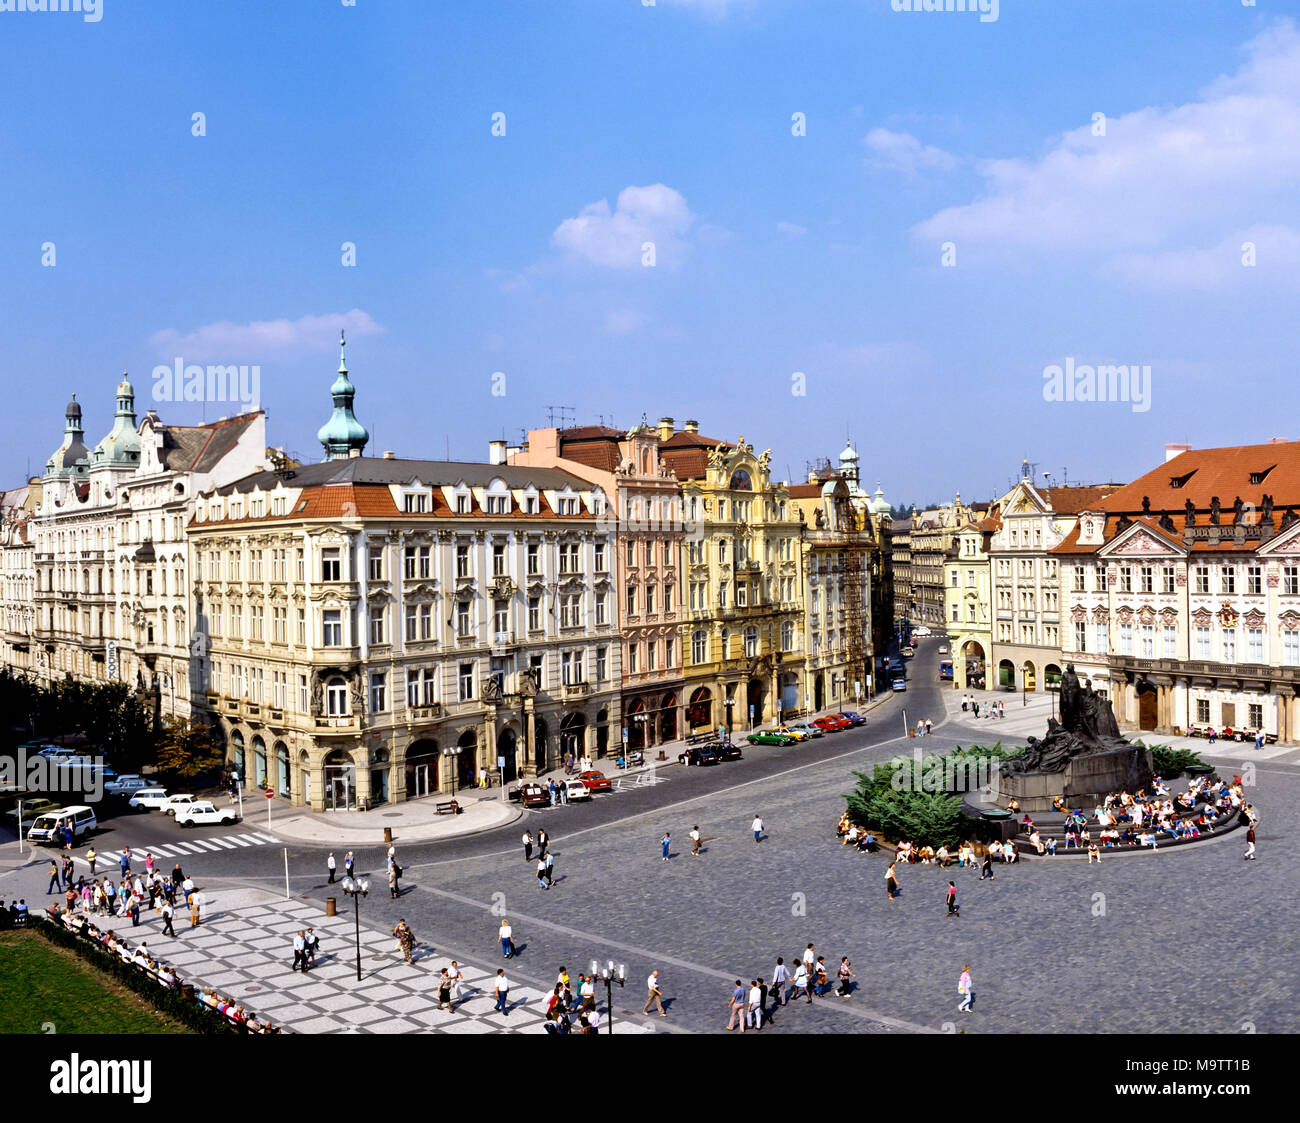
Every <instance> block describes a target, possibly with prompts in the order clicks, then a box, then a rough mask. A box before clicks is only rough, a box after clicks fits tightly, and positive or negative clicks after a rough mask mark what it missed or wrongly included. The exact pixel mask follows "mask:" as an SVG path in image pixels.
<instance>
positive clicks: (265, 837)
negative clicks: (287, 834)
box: [253, 831, 280, 846]
mask: <svg viewBox="0 0 1300 1123" xmlns="http://www.w3.org/2000/svg"><path fill="white" fill-rule="evenodd" d="M253 837H254V838H260V839H261V840H262V841H263V842H274V843H275V844H276V845H277V846H278V845H279V843H280V840H279V839H278V838H276V837H275V836H274V835H270V834H265V833H263V832H259V831H254V832H253Z"/></svg>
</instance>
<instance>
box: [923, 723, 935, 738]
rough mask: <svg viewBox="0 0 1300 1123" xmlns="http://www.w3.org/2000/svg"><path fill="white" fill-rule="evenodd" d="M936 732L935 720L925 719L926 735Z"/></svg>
mask: <svg viewBox="0 0 1300 1123" xmlns="http://www.w3.org/2000/svg"><path fill="white" fill-rule="evenodd" d="M933 732H934V722H932V721H931V720H930V719H929V718H926V719H925V735H926V736H927V737H929V736H930V735H931V734H932V733H933Z"/></svg>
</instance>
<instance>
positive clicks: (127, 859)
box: [117, 846, 131, 877]
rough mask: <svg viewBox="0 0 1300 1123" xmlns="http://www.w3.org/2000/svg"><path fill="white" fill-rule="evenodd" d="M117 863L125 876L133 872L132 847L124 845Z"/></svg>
mask: <svg viewBox="0 0 1300 1123" xmlns="http://www.w3.org/2000/svg"><path fill="white" fill-rule="evenodd" d="M117 864H118V867H119V868H120V869H121V871H122V876H123V877H125V876H126V875H127V874H129V873H130V872H131V848H130V847H129V846H123V847H122V854H121V856H120V857H119V858H118V861H117Z"/></svg>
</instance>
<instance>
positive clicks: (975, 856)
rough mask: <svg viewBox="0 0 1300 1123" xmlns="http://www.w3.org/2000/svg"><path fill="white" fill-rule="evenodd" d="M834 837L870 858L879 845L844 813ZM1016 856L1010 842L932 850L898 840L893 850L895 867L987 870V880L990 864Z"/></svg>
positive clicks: (872, 834) (927, 846) (970, 843)
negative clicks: (959, 867)
mask: <svg viewBox="0 0 1300 1123" xmlns="http://www.w3.org/2000/svg"><path fill="white" fill-rule="evenodd" d="M835 833H836V834H837V835H838V836H839V839H840V842H841V843H842V844H843V845H844V846H853V847H855V848H856V849H857V850H859V851H860V852H863V853H872V854H874V853H875V852H876V851H877V850H879V849H880V847H881V844H882V843H881V840H880V839H878V838H877V837H876V834H875V833H874V832H873V831H872V830H871V829H870V828H868V827H863V826H859V825H858V824H857V823H854V822H853V821H852V820H851V819H850V818H849V813H848V812H847V811H846V812H844V814H843V815H841V816H840V821H839V822H838V823H837V824H836V826H835ZM885 845H888V844H887V843H886V844H885ZM1018 856H1019V855H1018V852H1017V850H1016V845H1015V843H1014V842H1005V843H1003V842H996V841H995V842H990V843H989V844H988V845H987V846H986V845H984V844H983V843H978V842H972V841H969V840H963V841H962V842H960V843H958V844H957V845H956V846H955V847H951V848H950V847H948V846H946V845H944V844H940V845H939V847H938V848H937V849H936V848H935V847H933V846H929V845H926V846H918V845H916V844H915V843H914V842H911V841H910V840H908V839H905V838H903V839H899V840H898V842H897V843H896V844H895V846H894V862H895V863H901V864H903V865H923V866H929V865H935V866H942V867H943V868H944V869H947V868H948V867H949V866H951V865H953V864H954V863H955V864H956V865H958V866H963V867H969V868H970V869H976V868H980V867H987V869H986V876H991V874H992V869H991V866H992V863H993V862H1002V863H1005V864H1010V863H1012V862H1015V861H1016V860H1017V858H1018Z"/></svg>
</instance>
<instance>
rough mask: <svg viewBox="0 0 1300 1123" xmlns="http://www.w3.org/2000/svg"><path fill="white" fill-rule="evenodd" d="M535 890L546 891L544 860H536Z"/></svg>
mask: <svg viewBox="0 0 1300 1123" xmlns="http://www.w3.org/2000/svg"><path fill="white" fill-rule="evenodd" d="M537 888H538V889H548V888H550V887H549V886H548V885H547V884H546V859H545V858H541V857H539V858H538V859H537Z"/></svg>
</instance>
